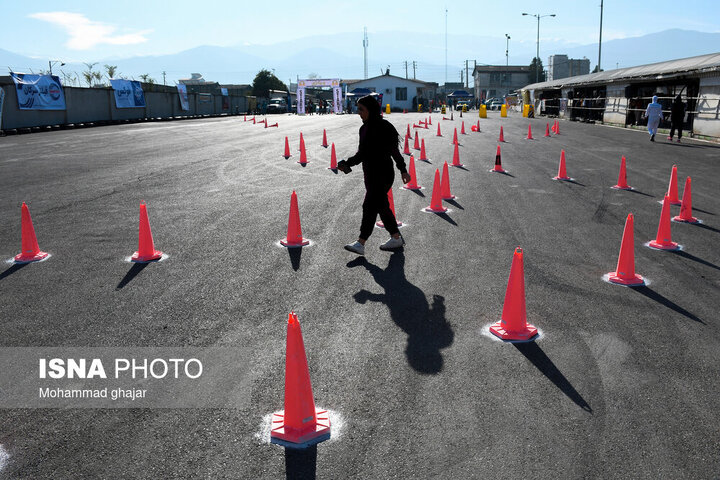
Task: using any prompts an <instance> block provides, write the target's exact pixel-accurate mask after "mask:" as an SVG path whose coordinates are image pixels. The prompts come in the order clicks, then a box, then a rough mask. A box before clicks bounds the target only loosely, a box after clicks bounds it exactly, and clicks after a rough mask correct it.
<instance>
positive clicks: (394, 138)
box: [347, 118, 407, 184]
mask: <svg viewBox="0 0 720 480" xmlns="http://www.w3.org/2000/svg"><path fill="white" fill-rule="evenodd" d="M398 139H399V135H398V132H397V130H396V129H395V127H394V126H393V124H392V123H390V122H388V121H387V120H385V119H383V118H376V119H371V120H368V121H367V122H366V123H363V125H362V126H361V127H360V143H359V145H358V151H357V153H356V154H355V155H353V156H352V157H350V158H348V159H347V163H348V165H350V166H354V165H359V164H360V163H362V166H363V174H364V175H365V183H366V184H367V183H387V182H390V183H391V182H392V181H393V179H394V178H395V171H394V169H393V164H392V162H393V160H395V165H397V168H398V170H400V173H405V172H407V169H406V168H405V159H404V158H403V156H402V154H401V153H400V150H398Z"/></svg>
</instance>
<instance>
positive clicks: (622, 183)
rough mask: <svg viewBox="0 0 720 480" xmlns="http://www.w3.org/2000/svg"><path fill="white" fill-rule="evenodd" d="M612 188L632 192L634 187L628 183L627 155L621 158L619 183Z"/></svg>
mask: <svg viewBox="0 0 720 480" xmlns="http://www.w3.org/2000/svg"><path fill="white" fill-rule="evenodd" d="M611 188H614V189H615V190H632V187H631V186H630V185H628V183H627V172H626V170H625V155H623V156H622V157H621V158H620V174H619V175H618V181H617V184H616V185H613V186H612V187H611Z"/></svg>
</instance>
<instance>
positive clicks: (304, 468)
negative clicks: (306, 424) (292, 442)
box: [285, 445, 317, 480]
mask: <svg viewBox="0 0 720 480" xmlns="http://www.w3.org/2000/svg"><path fill="white" fill-rule="evenodd" d="M315 478H317V445H312V446H310V447H308V448H304V449H294V448H286V449H285V479H286V480H315Z"/></svg>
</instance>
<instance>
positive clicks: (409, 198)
mask: <svg viewBox="0 0 720 480" xmlns="http://www.w3.org/2000/svg"><path fill="white" fill-rule="evenodd" d="M442 117H443V116H442V115H440V114H439V113H434V114H433V115H432V117H431V118H432V125H429V128H428V129H424V128H423V129H417V128H413V124H417V122H418V121H420V120H423V119H426V118H427V114H418V113H410V114H400V113H393V114H391V115H389V116H387V117H386V118H388V119H389V120H390V121H391V122H392V123H393V124H394V125H395V126H396V127H397V128H398V130H399V131H400V133H401V134H404V133H405V131H406V128H407V125H408V124H409V125H410V126H411V130H413V133H414V132H419V134H420V136H421V138H423V139H425V144H426V148H427V154H428V157H429V160H430V161H429V162H421V161H418V157H419V154H418V152H417V151H415V152H414V153H415V159H416V162H415V165H416V171H417V177H418V182H419V183H420V184H421V185H422V186H423V187H424V189H423V190H421V191H419V192H413V191H407V190H402V189H400V188H399V187H400V179H399V175H396V183H395V187H394V190H393V193H394V202H395V210H396V213H397V217H398V219H399V220H400V221H402V222H403V223H405V224H406V225H405V226H404V227H403V228H402V229H401V231H402V233H403V236H404V238H405V240H406V242H407V245H406V246H405V247H404V249H402V250H401V251H396V252H384V251H381V250H379V249H378V246H379V244H380V243H381V242H383V241H385V240H386V238H387V232H385V231H384V230H380V229H376V231H375V233H374V234H373V235H372V237H371V238H370V239H369V240H368V242H367V246H366V255H365V257H364V258H362V257H358V256H357V255H355V254H352V253H350V252H347V251H345V250H344V249H343V245H344V244H346V243H349V242H352V241H354V240H355V239H356V238H357V234H358V232H359V225H360V217H361V203H362V200H363V194H364V186H363V182H362V173H361V171H360V167H358V168H356V169H353V172H352V173H351V174H349V175H345V174H343V173H341V172H333V171H332V170H329V169H328V168H327V167H328V166H329V164H330V149H329V148H327V149H326V148H323V147H322V146H321V145H320V143H321V140H322V133H323V129H325V130H326V132H327V137H328V141H329V142H333V143H334V144H335V146H336V149H337V156H338V160H340V159H343V158H347V157H348V156H350V155H352V154H353V153H354V152H355V150H356V148H357V142H358V128H359V127H360V124H361V122H360V119H359V117H358V116H357V115H338V116H335V115H324V116H319V115H312V116H311V115H307V116H303V117H298V116H296V115H274V116H270V117H268V118H269V120H270V123H274V122H278V127H277V128H263V126H262V125H257V124H255V125H253V124H252V122H248V121H244V119H243V117H242V116H234V117H222V118H204V119H195V120H183V121H170V122H147V123H135V124H126V125H113V126H103V127H95V128H84V129H74V130H56V131H48V132H43V133H33V134H27V135H14V136H7V137H3V138H0V192H2V193H1V194H0V257H1V258H2V259H3V260H7V259H10V258H11V257H12V256H14V255H15V254H17V253H19V250H20V205H21V203H22V202H27V204H28V206H29V207H30V211H31V214H32V218H33V221H34V226H35V231H36V234H37V238H38V241H39V244H40V247H41V249H42V250H45V251H47V252H49V253H51V257H50V258H49V259H48V260H47V261H44V262H40V263H35V264H30V265H27V266H24V267H16V266H13V265H11V264H9V263H4V264H3V265H4V266H0V291H2V296H1V297H0V305H1V310H0V311H2V315H1V318H2V336H0V345H1V346H2V347H42V346H58V347H59V346H63V347H191V346H192V347H228V348H234V349H237V350H238V351H240V352H241V358H242V359H243V363H244V365H243V367H242V369H241V370H242V375H243V376H244V378H243V382H244V383H243V384H244V385H246V390H245V391H244V393H245V394H246V400H243V401H242V402H241V405H236V406H233V407H232V408H175V409H164V408H144V409H137V408H133V409H89V408H88V409H82V408H77V409H62V408H58V409H42V408H25V409H22V408H17V409H2V410H0V477H4V478H54V479H57V478H73V479H75V478H242V479H265V478H267V479H271V478H283V477H284V476H285V477H286V478H319V479H346V478H347V479H350V478H353V479H410V478H413V479H414V478H428V479H430V478H433V479H435V478H437V479H441V478H442V479H461V478H463V479H464V478H648V479H658V478H697V479H701V478H718V477H720V413H719V411H718V408H717V401H718V398H719V396H720V387H719V385H718V379H719V378H720V355H718V352H720V331H719V329H718V327H719V326H720V319H719V318H718V310H719V309H720V308H719V307H720V296H719V294H720V249H718V244H719V242H720V198H719V195H718V192H720V170H719V169H718V161H719V160H720V145H717V144H713V143H707V142H700V141H695V140H693V139H686V138H683V143H681V144H677V143H669V142H668V141H667V140H665V139H664V138H658V141H656V142H655V143H651V142H650V141H649V137H648V135H647V133H645V132H641V131H635V130H627V129H621V128H613V127H608V126H602V125H589V124H581V123H574V122H568V121H564V120H563V121H561V122H560V135H552V136H551V137H550V138H546V137H544V136H543V134H544V132H545V126H546V123H548V122H549V123H550V124H551V125H552V121H553V120H552V119H545V118H539V119H526V118H522V117H521V116H520V115H519V114H517V113H516V114H513V115H511V116H510V117H509V118H504V119H501V118H500V116H499V113H498V112H488V118H487V119H478V116H477V112H468V113H466V114H464V115H463V118H460V117H459V115H458V114H457V112H455V113H454V120H452V121H450V120H442ZM259 118H260V117H258V119H259ZM463 121H464V122H465V129H466V131H467V135H459V142H460V145H461V146H460V148H459V152H460V161H461V162H462V163H463V164H464V167H462V168H451V169H450V182H451V190H452V193H453V194H454V195H456V196H457V198H456V200H454V201H452V202H446V203H445V205H446V206H447V207H449V208H450V212H448V213H447V214H444V215H437V214H432V213H425V212H423V211H422V209H423V208H424V207H426V206H428V205H429V204H430V197H431V194H432V181H433V176H434V173H435V170H436V169H440V171H442V164H443V162H445V161H447V162H448V163H450V162H451V161H452V154H453V146H452V145H451V140H452V133H453V128H457V129H458V133H459V132H460V128H461V125H462V123H461V122H463ZM478 121H479V122H480V130H481V131H480V132H471V129H470V127H471V125H474V124H476V123H477V122H478ZM438 124H440V127H441V129H442V134H443V136H442V137H437V136H436V131H437V125H438ZM528 124H530V125H531V126H532V130H533V135H534V137H535V139H534V140H527V139H526V138H525V137H526V134H527V129H528ZM501 125H502V126H503V129H504V135H505V140H506V142H504V143H498V141H497V140H498V134H499V130H500V126H501ZM300 132H302V133H303V136H304V140H305V143H306V146H307V157H308V161H309V163H308V164H307V165H306V166H301V165H299V164H298V163H297V161H298V160H299V153H298V151H297V150H298V142H299V135H300ZM286 136H287V137H288V139H289V142H290V146H291V153H292V155H293V156H292V157H291V158H290V159H287V160H286V159H284V158H283V156H282V154H283V148H284V139H285V137H286ZM497 145H500V146H501V151H502V165H503V167H504V168H505V169H507V171H508V174H506V175H503V174H496V173H490V172H489V171H488V170H490V169H491V168H492V167H493V165H494V161H495V153H496V148H497ZM411 146H412V143H411ZM562 150H564V151H565V154H566V165H567V172H568V175H569V176H570V177H573V178H574V179H575V180H574V181H573V182H562V181H555V180H552V177H553V176H555V175H556V174H557V170H558V162H559V159H560V153H561V151H562ZM623 155H624V156H625V157H626V159H627V176H628V183H629V184H630V185H631V186H633V187H634V188H635V190H634V191H618V190H613V189H611V188H610V187H611V186H612V185H614V184H615V183H616V181H617V176H618V170H619V167H620V158H621V156H623ZM406 158H407V156H406ZM674 164H675V165H677V167H678V183H679V191H680V195H681V196H682V192H683V185H684V182H685V178H686V177H687V176H691V177H692V194H693V197H692V203H693V208H694V214H695V216H696V217H698V218H700V219H702V220H703V222H704V223H703V224H701V225H689V224H679V223H673V224H672V237H673V240H674V241H676V242H678V243H680V244H682V245H683V250H682V251H680V252H675V253H673V252H663V251H656V250H652V249H649V248H647V247H645V246H643V243H645V242H647V241H649V240H652V239H654V238H655V235H656V232H657V228H658V222H659V219H660V211H661V205H660V204H659V203H658V201H659V200H662V198H663V195H664V193H665V191H666V190H667V188H668V181H669V178H670V172H671V167H672V165H674ZM293 190H294V191H295V192H296V193H297V196H298V202H299V212H300V219H301V222H302V231H303V234H304V236H305V237H307V238H308V239H310V240H311V242H312V243H311V245H310V246H307V247H304V248H302V249H294V250H288V249H285V248H283V247H280V246H278V245H277V242H278V241H279V240H280V239H282V238H283V237H285V234H286V229H287V222H288V211H289V207H290V195H291V193H292V192H293ZM140 201H145V202H146V203H147V206H148V212H149V216H150V223H151V226H152V233H153V236H154V240H155V244H156V247H157V248H158V249H160V250H162V251H163V252H165V253H166V254H167V258H166V259H165V260H163V261H161V262H157V263H152V264H149V265H147V266H145V267H137V266H133V264H131V263H128V262H127V261H126V258H127V257H129V256H130V255H131V254H132V253H133V252H134V251H135V250H136V249H137V229H138V226H137V221H138V205H139V203H140ZM678 212H679V207H673V208H672V214H673V215H677V214H678ZM628 213H633V214H634V218H635V232H634V233H635V264H636V271H637V272H638V273H640V274H641V275H643V276H644V277H646V278H647V279H648V280H649V285H647V286H646V287H641V288H625V287H621V286H616V285H611V284H609V283H606V282H604V281H603V279H602V276H603V274H605V273H607V272H610V271H613V270H615V267H616V263H617V259H618V253H619V250H620V242H621V237H622V234H623V227H624V224H625V219H626V217H627V215H628ZM517 246H520V247H522V248H523V250H524V261H525V262H524V267H525V287H526V301H527V317H528V322H530V323H531V324H533V325H535V326H536V327H538V329H539V330H540V331H541V335H540V338H539V339H537V340H536V341H535V342H531V343H527V344H511V343H503V342H501V341H499V340H497V339H495V338H494V337H492V336H491V335H490V334H489V333H488V327H489V325H490V324H492V323H494V322H496V321H498V320H499V319H500V315H501V313H502V309H503V299H504V294H505V288H506V285H507V281H508V275H509V272H510V265H511V262H512V257H513V251H514V249H515V247H517ZM293 310H294V311H295V312H296V313H297V314H298V316H299V320H300V323H301V325H302V329H303V335H304V340H305V349H306V352H307V358H308V363H309V368H310V375H311V378H312V384H313V389H314V396H315V402H316V404H317V405H318V406H319V407H323V408H326V409H329V410H330V411H331V417H330V418H331V422H333V427H332V428H333V432H332V438H331V439H330V440H329V441H326V442H323V443H320V444H319V445H318V446H317V447H315V448H310V449H308V450H305V451H300V452H296V451H290V450H289V451H287V452H286V451H285V449H283V448H282V447H279V446H276V445H271V444H270V443H269V436H268V422H269V415H270V414H271V413H272V412H273V411H276V410H280V409H282V406H283V388H284V361H285V358H284V351H285V333H286V330H285V326H286V322H287V316H288V313H289V312H290V311H293Z"/></svg>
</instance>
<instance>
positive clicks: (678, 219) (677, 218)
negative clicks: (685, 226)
mask: <svg viewBox="0 0 720 480" xmlns="http://www.w3.org/2000/svg"><path fill="white" fill-rule="evenodd" d="M671 220H672V221H673V222H680V223H694V224H698V223H702V220H700V219H699V218H695V217H690V218H682V217H681V216H680V215H677V216H675V217H673V218H671Z"/></svg>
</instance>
